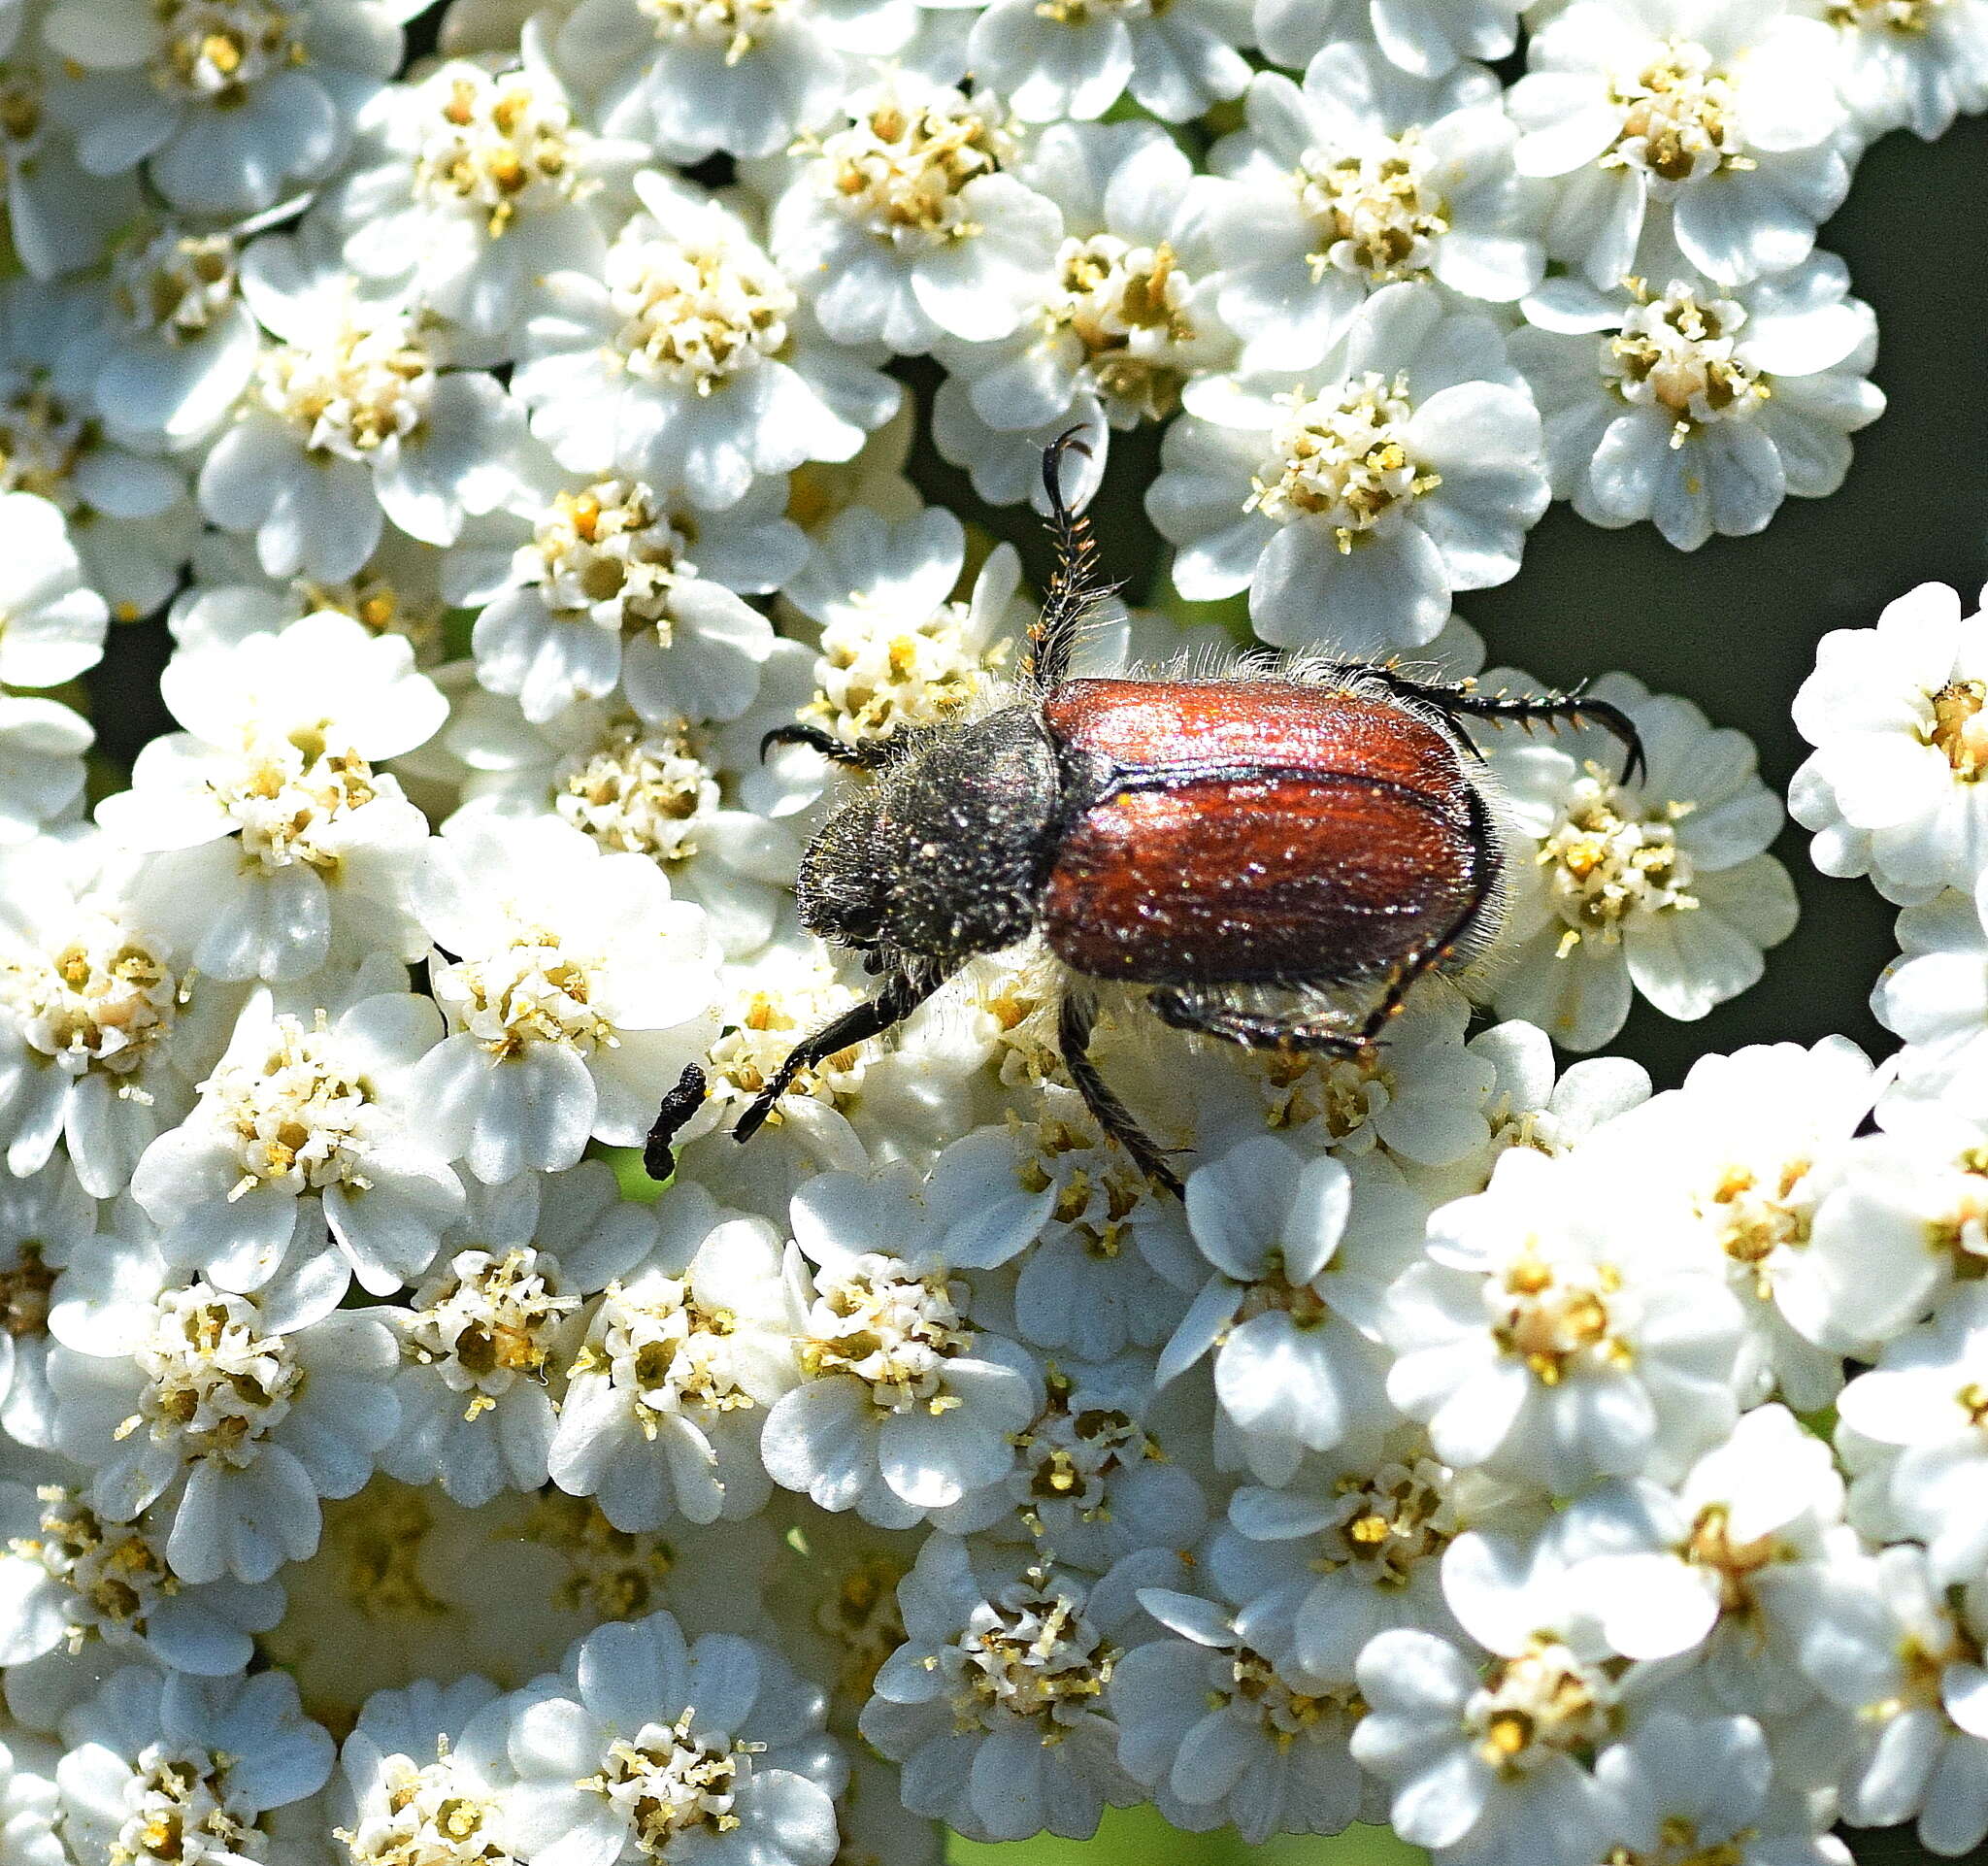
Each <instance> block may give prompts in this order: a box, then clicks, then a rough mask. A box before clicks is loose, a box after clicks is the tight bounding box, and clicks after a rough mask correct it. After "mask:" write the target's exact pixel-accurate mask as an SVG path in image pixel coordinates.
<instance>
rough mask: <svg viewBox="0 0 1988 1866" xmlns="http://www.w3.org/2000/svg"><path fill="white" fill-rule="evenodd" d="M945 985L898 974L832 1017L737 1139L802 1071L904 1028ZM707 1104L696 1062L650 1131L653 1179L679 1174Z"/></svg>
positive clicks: (760, 1098)
mask: <svg viewBox="0 0 1988 1866" xmlns="http://www.w3.org/2000/svg"><path fill="white" fill-rule="evenodd" d="M944 983H945V981H944V975H942V974H931V975H920V976H918V977H913V976H912V975H911V974H910V973H908V972H894V973H892V974H891V976H890V977H889V978H888V979H886V980H885V981H884V982H883V987H882V989H881V990H879V991H878V994H877V995H876V996H875V997H874V998H866V999H865V1000H864V1001H863V1002H862V1003H861V1004H853V1005H851V1006H850V1007H849V1008H848V1009H847V1010H846V1011H845V1012H844V1013H843V1014H842V1016H839V1017H831V1018H830V1019H829V1021H828V1022H827V1023H825V1024H823V1025H822V1026H821V1028H820V1029H819V1030H817V1031H816V1032H815V1033H814V1034H813V1035H812V1037H807V1038H804V1039H803V1040H802V1041H801V1042H800V1043H797V1044H796V1045H795V1046H794V1047H793V1049H791V1050H788V1051H787V1053H786V1057H785V1059H784V1060H783V1061H782V1062H781V1064H780V1066H779V1069H778V1070H776V1071H775V1072H774V1078H773V1080H772V1081H771V1082H770V1083H767V1085H766V1086H765V1087H764V1088H763V1089H761V1090H760V1091H759V1093H758V1095H757V1096H755V1097H754V1098H753V1102H752V1105H751V1106H750V1107H749V1108H747V1109H746V1112H745V1114H743V1115H742V1116H739V1124H738V1125H737V1126H736V1127H734V1128H733V1129H732V1138H733V1139H734V1140H735V1141H739V1142H741V1143H744V1142H746V1141H749V1140H750V1139H751V1138H752V1137H753V1135H755V1134H756V1133H758V1132H759V1130H760V1129H761V1128H762V1127H764V1126H765V1125H766V1119H767V1116H769V1115H771V1114H772V1113H773V1111H774V1108H775V1105H776V1104H777V1103H778V1102H779V1098H780V1097H781V1096H782V1095H784V1094H785V1093H786V1092H787V1090H788V1089H789V1088H790V1087H792V1086H793V1083H794V1078H795V1077H796V1076H798V1075H799V1074H800V1073H801V1072H802V1070H804V1069H810V1068H812V1067H813V1065H814V1064H816V1063H818V1062H823V1061H826V1060H827V1058H829V1057H830V1056H833V1055H834V1054H835V1053H836V1052H837V1051H838V1050H848V1049H852V1048H853V1047H854V1046H855V1045H857V1044H859V1043H867V1042H868V1041H869V1040H870V1039H871V1038H872V1037H875V1036H879V1035H881V1034H882V1033H883V1032H884V1031H886V1030H888V1029H889V1028H890V1027H891V1026H892V1025H893V1024H898V1023H902V1022H903V1021H904V1020H905V1018H907V1017H908V1016H911V1013H912V1012H913V1011H915V1010H916V1009H917V1008H918V1006H919V1005H921V1004H922V1003H924V1001H925V1000H926V999H927V998H929V997H930V996H931V995H932V994H933V992H935V991H936V990H938V989H939V987H940V986H941V985H942V984H944ZM703 1101H704V1071H703V1070H701V1069H700V1068H698V1066H697V1065H696V1064H695V1063H692V1064H691V1065H690V1066H689V1067H688V1068H687V1069H685V1070H684V1072H683V1073H682V1075H681V1076H679V1078H678V1079H677V1085H676V1087H674V1088H673V1089H671V1090H670V1092H669V1093H668V1094H667V1095H665V1096H664V1097H663V1105H662V1107H661V1108H660V1109H659V1110H658V1111H657V1113H656V1119H655V1125H654V1126H653V1127H651V1128H650V1129H649V1131H648V1142H647V1145H646V1146H645V1147H644V1149H643V1151H642V1163H643V1168H644V1170H645V1171H646V1173H647V1174H648V1176H649V1178H650V1179H652V1180H666V1179H668V1178H669V1177H670V1175H671V1173H672V1172H674V1171H675V1170H676V1159H675V1155H674V1151H673V1147H674V1143H675V1141H676V1139H677V1136H678V1135H679V1134H680V1133H681V1132H682V1131H683V1129H684V1127H685V1126H686V1125H687V1124H688V1123H689V1120H690V1117H691V1116H693V1115H694V1114H696V1113H697V1110H698V1108H699V1106H700V1105H701V1104H702V1103H703Z"/></svg>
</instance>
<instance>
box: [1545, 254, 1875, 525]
mask: <svg viewBox="0 0 1988 1866" xmlns="http://www.w3.org/2000/svg"><path fill="white" fill-rule="evenodd" d="M1660 276H1661V275H1660ZM1656 283H1657V282H1656V280H1655V279H1652V280H1651V281H1650V282H1648V283H1643V282H1640V281H1632V282H1630V283H1625V284H1618V285H1614V286H1611V287H1610V288H1609V289H1608V290H1607V291H1597V290H1596V289H1595V288H1594V287H1593V286H1592V285H1589V284H1587V283H1583V282H1582V281H1580V280H1577V279H1571V278H1564V279H1554V280H1549V281H1548V282H1547V283H1545V284H1544V285H1542V286H1541V288H1540V289H1539V290H1538V291H1536V292H1534V293H1533V294H1532V296H1531V297H1529V298H1528V299H1527V300H1526V301H1525V314H1526V317H1527V320H1528V326H1529V327H1528V328H1527V329H1524V330H1520V331H1516V332H1514V333H1513V335H1512V339H1511V356H1512V361H1513V362H1515V363H1516V364H1517V365H1518V367H1519V368H1520V370H1522V371H1523V372H1524V374H1525V377H1526V380H1527V381H1528V382H1529V383H1531V384H1532V390H1533V394H1534V396H1535V397H1536V398H1537V400H1538V402H1539V404H1540V414H1541V418H1542V419H1543V420H1544V422H1545V426H1546V459H1547V467H1548V470H1549V472H1550V473H1551V475H1552V479H1553V492H1554V496H1555V497H1556V498H1562V499H1571V500H1573V502H1574V510H1575V511H1576V512H1578V513H1579V514H1580V516H1582V517H1583V518H1586V519H1588V520H1589V521H1590V522H1591V523H1594V524H1599V525H1608V526H1614V525H1626V524H1634V523H1636V522H1637V521H1638V520H1639V519H1643V518H1647V519H1649V520H1651V521H1652V522H1653V523H1654V524H1655V525H1656V527H1657V529H1658V530H1659V531H1661V532H1662V533H1663V534H1664V536H1665V537H1666V538H1667V539H1668V540H1669V541H1670V542H1671V543H1672V544H1673V545H1675V546H1676V547H1677V548H1678V549H1679V550H1697V549H1698V547H1699V546H1700V545H1702V544H1704V543H1705V541H1706V539H1707V538H1709V537H1710V536H1711V535H1712V534H1713V533H1714V532H1717V533H1718V534H1720V535H1721V536H1726V537H1735V536H1739V537H1743V536H1746V535H1748V534H1750V533H1752V532H1756V531H1759V530H1761V529H1762V528H1763V527H1764V526H1765V525H1766V524H1767V522H1768V520H1769V519H1770V518H1772V517H1773V515H1774V513H1775V512H1776V511H1778V510H1779V508H1780V504H1781V501H1782V499H1783V498H1784V497H1785V496H1787V495H1788V494H1793V495H1795V496H1796V497H1798V498H1805V499H1818V498H1822V497H1825V496H1826V495H1828V494H1829V493H1832V492H1834V491H1835V490H1836V489H1837V488H1838V487H1839V485H1841V484H1842V482H1843V475H1844V474H1845V473H1846V472H1847V471H1848V470H1849V465H1850V440H1849V437H1850V436H1851V435H1852V434H1853V433H1855V432H1856V431H1857V430H1858V429H1859V428H1862V427H1865V426H1868V425H1869V424H1870V423H1871V422H1872V421H1874V420H1875V419H1876V418H1877V417H1878V416H1879V415H1881V414H1882V413H1883V412H1884V394H1883V392H1882V391H1881V390H1880V389H1878V388H1877V387H1876V386H1875V385H1874V384H1873V383H1871V382H1869V381H1868V380H1867V372H1868V371H1869V370H1870V369H1871V367H1872V362H1873V360H1874V359H1875V357H1876V354H1877V320H1876V319H1875V317H1872V312H1871V307H1870V306H1869V305H1867V304H1865V303H1864V302H1863V300H1861V299H1858V298H1851V297H1849V296H1847V295H1846V294H1847V292H1848V289H1849V283H1850V277H1849V273H1848V271H1847V269H1846V268H1845V267H1844V265H1843V263H1842V261H1841V260H1840V259H1839V258H1837V257H1836V256H1835V255H1834V254H1833V253H1816V254H1814V255H1812V256H1811V257H1809V258H1808V259H1806V260H1805V261H1804V262H1803V263H1802V264H1801V265H1799V266H1797V267H1795V268H1794V269H1793V270H1791V271H1787V272H1777V273H1775V274H1774V275H1773V277H1771V278H1767V279H1762V280H1759V281H1757V282H1755V283H1752V284H1746V285H1715V284H1712V283H1708V282H1707V281H1706V280H1705V279H1703V278H1699V277H1695V276H1690V275H1686V276H1682V277H1679V276H1671V277H1670V278H1669V280H1668V283H1666V284H1665V285H1664V287H1663V289H1662V290H1661V291H1659V290H1657V289H1656Z"/></svg>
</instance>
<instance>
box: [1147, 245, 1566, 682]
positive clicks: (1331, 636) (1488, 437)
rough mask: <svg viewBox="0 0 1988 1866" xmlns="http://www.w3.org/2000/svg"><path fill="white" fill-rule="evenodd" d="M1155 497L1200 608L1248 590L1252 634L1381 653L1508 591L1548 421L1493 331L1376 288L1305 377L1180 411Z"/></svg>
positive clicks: (1435, 305) (1244, 387)
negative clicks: (1456, 596) (1463, 595)
mask: <svg viewBox="0 0 1988 1866" xmlns="http://www.w3.org/2000/svg"><path fill="white" fill-rule="evenodd" d="M1184 399H1185V401H1186V405H1187V415H1186V416H1185V417H1183V418H1182V419H1180V420H1178V421H1176V422H1175V423H1174V424H1173V426H1172V427H1171V428H1169V430H1168V432H1167V438H1166V443H1165V449H1164V451H1163V453H1162V455H1161V458H1162V460H1163V462H1164V465H1165V471H1164V472H1163V473H1162V474H1161V475H1160V477H1159V478H1158V479H1157V480H1156V481H1155V482H1154V483H1153V484H1152V486H1151V487H1150V489H1149V490H1148V492H1147V494H1146V508H1147V510H1148V511H1149V512H1150V513H1151V514H1152V516H1153V522H1154V523H1155V524H1157V525H1158V526H1159V528H1160V530H1161V531H1162V532H1163V533H1164V534H1165V535H1166V536H1167V537H1168V538H1169V539H1171V540H1172V541H1173V543H1174V544H1175V545H1176V546H1177V547H1178V548H1179V549H1178V551H1177V553H1176V557H1175V560H1174V583H1175V587H1176V588H1177V589H1178V590H1179V591H1180V593H1181V594H1182V595H1183V596H1185V597H1187V598H1188V599H1189V600H1190V601H1209V600H1213V599H1217V598H1220V597H1224V596H1233V595H1235V594H1236V593H1237V592H1238V591H1240V590H1242V589H1243V588H1245V587H1246V588H1247V589H1248V591H1249V614H1250V619H1251V621H1252V622H1253V623H1254V624H1255V627H1256V630H1257V633H1258V634H1260V635H1261V636H1263V638H1264V639H1265V640H1266V641H1270V642H1274V643H1276V645H1277V646H1278V647H1280V648H1315V647H1319V646H1323V645H1326V644H1327V643H1328V642H1329V643H1330V645H1331V646H1332V647H1333V648H1335V649H1337V650H1347V651H1351V652H1354V653H1363V652H1375V653H1382V652H1385V651H1387V650H1393V649H1401V648H1415V647H1419V646H1421V645H1422V644H1424V643H1426V642H1429V641H1433V640H1434V639H1435V637H1436V636H1437V635H1438V634H1439V633H1440V632H1441V628H1442V625H1443V623H1444V622H1446V621H1447V620H1448V619H1449V614H1450V598H1451V595H1452V593H1453V592H1454V591H1456V590H1459V589H1482V588H1485V587H1487V586H1489V585H1491V584H1494V583H1506V582H1508V580H1509V579H1510V578H1512V577H1513V576H1515V575H1516V574H1517V571H1518V564H1519V554H1520V551H1521V550H1523V548H1524V542H1525V533H1526V530H1527V528H1528V527H1529V526H1531V525H1532V524H1534V523H1535V522H1536V521H1537V520H1538V518H1539V517H1540V515H1541V513H1543V512H1544V511H1545V509H1546V503H1547V496H1548V495H1547V487H1546V479H1545V475H1544V473H1543V472H1542V470H1541V468H1542V464H1543V462H1542V457H1541V433H1540V417H1539V412H1538V411H1537V410H1536V409H1535V408H1534V406H1533V401H1532V397H1531V396H1530V395H1529V394H1528V393H1527V392H1526V390H1525V388H1524V387H1523V385H1522V383H1521V381H1520V378H1519V377H1518V375H1517V374H1516V372H1514V371H1513V369H1512V367H1511V364H1510V361H1509V359H1508V356H1507V354H1506V346H1505V339H1504V337H1503V335H1502V334H1501V333H1500V331H1499V329H1498V327H1497V325H1496V324H1494V323H1493V322H1492V321H1491V320H1490V319H1489V318H1488V317H1482V316H1479V315H1477V314H1475V313H1469V312H1452V311H1450V310H1449V309H1448V308H1447V307H1446V305H1445V304H1444V301H1443V299H1442V297H1441V295H1440V294H1439V293H1438V291H1437V290H1436V288H1435V287H1434V286H1432V285H1429V284H1425V283H1404V284H1395V285H1385V286H1383V287H1382V288H1381V289H1380V290H1379V291H1377V292H1375V294H1374V296H1373V297H1371V298H1369V299H1368V300H1367V301H1366V303H1365V304H1364V305H1362V306H1361V307H1360V309H1359V311H1358V312H1356V313H1355V314H1354V316H1353V317H1352V319H1351V320H1350V322H1349V323H1348V325H1347V327H1346V329H1345V332H1344V334H1343V336H1342V337H1341V339H1340V340H1339V341H1338V343H1336V344H1335V345H1334V347H1333V348H1332V350H1330V352H1329V353H1328V354H1327V356H1326V358H1325V360H1324V362H1323V363H1322V364H1320V365H1319V367H1318V368H1317V369H1316V370H1313V371H1310V372H1308V373H1307V374H1305V375H1295V374H1291V373H1278V374H1263V373H1257V374H1252V375H1247V376H1243V377H1239V378H1237V379H1234V380H1233V381H1230V380H1227V379H1222V378H1209V379H1206V380H1204V381H1202V382H1200V383H1194V384H1191V385H1190V386H1189V387H1188V389H1187V390H1186V391H1185V392H1184Z"/></svg>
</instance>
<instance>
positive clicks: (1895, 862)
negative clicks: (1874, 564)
mask: <svg viewBox="0 0 1988 1866" xmlns="http://www.w3.org/2000/svg"><path fill="white" fill-rule="evenodd" d="M1984 705H1988V621H1984V620H1983V619H1982V617H1981V616H1978V615H1973V616H1964V615H1963V614H1962V613H1961V599H1960V597H1959V595H1958V594H1957V593H1956V592H1955V591H1954V590H1953V589H1952V588H1950V587H1949V586H1948V585H1947V584H1945V583H1921V584H1920V585H1919V586H1918V587H1917V588H1916V589H1913V590H1910V591H1908V592H1907V593H1906V594H1905V595H1904V596H1901V597H1899V598H1897V600H1896V601H1894V602H1891V603H1888V604H1886V606H1885V609H1884V612H1883V614H1882V615H1881V616H1878V618H1877V623H1876V626H1875V627H1873V628H1857V629H1850V628H1840V629H1834V630H1832V631H1831V632H1830V633H1829V634H1827V635H1825V636H1824V637H1823V638H1822V640H1821V642H1820V643H1818V644H1817V646H1816V666H1815V672H1814V673H1813V674H1811V675H1810V676H1809V677H1808V678H1807V680H1806V681H1805V682H1803V683H1802V689H1801V691H1800V692H1799V693H1797V694H1796V696H1795V724H1796V726H1797V728H1798V729H1799V730H1800V732H1801V733H1802V736H1803V737H1804V738H1806V740H1807V741H1808V742H1809V744H1810V745H1812V746H1814V747H1815V751H1814V753H1813V754H1812V755H1811V756H1810V757H1809V758H1808V760H1807V762H1806V763H1805V764H1804V765H1803V766H1802V768H1801V770H1799V771H1798V772H1796V774H1795V777H1794V781H1793V782H1792V783H1791V784H1790V785H1789V789H1788V811H1789V814H1790V815H1791V816H1793V817H1794V818H1795V820H1796V821H1797V822H1799V823H1801V824H1802V825H1803V827H1804V828H1806V829H1812V830H1814V831H1815V832H1816V837H1815V842H1814V844H1813V845H1812V850H1811V852H1812V854H1813V856H1814V859H1815V864H1816V866H1817V867H1818V868H1820V869H1821V870H1822V871H1823V873H1824V874H1826V875H1869V876H1870V877H1871V881H1872V886H1874V887H1875V888H1876V889H1877V891H1878V892H1879V893H1880V894H1882V895H1883V896H1884V897H1885V899H1886V900H1889V901H1897V902H1899V903H1900V904H1901V905H1908V904H1912V903H1916V902H1923V901H1930V900H1931V899H1932V898H1933V897H1934V896H1935V895H1936V894H1938V892H1939V891H1940V889H1942V888H1945V887H1958V888H1968V887H1971V886H1972V885H1973V884H1974V882H1975V880H1976V879H1977V878H1978V877H1979V876H1980V875H1981V874H1982V873H1983V872H1984V871H1988V793H1984V792H1982V791H1980V790H1979V789H1978V788H1977V786H1976V782H1975V780H1976V777H1977V775H1978V774H1979V772H1980V771H1981V770H1982V769H1983V768H1984V767H1988V717H1977V716H1979V715H1981V711H1982V708H1983V706H1984Z"/></svg>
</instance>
